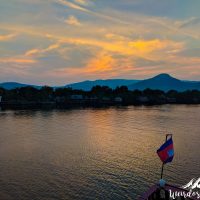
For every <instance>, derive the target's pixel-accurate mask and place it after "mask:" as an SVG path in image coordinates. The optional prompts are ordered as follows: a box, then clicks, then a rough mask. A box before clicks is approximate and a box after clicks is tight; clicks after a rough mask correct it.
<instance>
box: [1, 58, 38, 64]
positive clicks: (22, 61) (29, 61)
mask: <svg viewBox="0 0 200 200" xmlns="http://www.w3.org/2000/svg"><path fill="white" fill-rule="evenodd" d="M0 63H20V64H32V63H36V61H35V60H32V59H23V58H0Z"/></svg>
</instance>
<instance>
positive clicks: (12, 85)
mask: <svg viewBox="0 0 200 200" xmlns="http://www.w3.org/2000/svg"><path fill="white" fill-rule="evenodd" d="M27 86H31V87H35V88H40V86H36V85H29V84H24V83H17V82H4V83H0V87H2V88H4V89H7V90H11V89H16V88H22V87H27Z"/></svg>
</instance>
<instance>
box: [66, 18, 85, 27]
mask: <svg viewBox="0 0 200 200" xmlns="http://www.w3.org/2000/svg"><path fill="white" fill-rule="evenodd" d="M65 23H67V24H69V25H73V26H81V23H80V22H79V20H78V19H77V18H76V17H75V16H73V15H70V16H69V17H68V18H67V19H66V20H65Z"/></svg>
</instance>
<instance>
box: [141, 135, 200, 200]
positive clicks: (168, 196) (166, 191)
mask: <svg viewBox="0 0 200 200" xmlns="http://www.w3.org/2000/svg"><path fill="white" fill-rule="evenodd" d="M168 137H170V139H168ZM157 154H158V156H159V157H160V158H161V161H162V162H163V163H162V168H161V179H160V181H159V183H158V184H156V185H154V186H152V187H151V188H150V189H149V190H148V191H147V192H146V193H144V194H143V195H142V196H141V197H139V198H138V200H197V199H200V192H196V191H192V190H190V191H188V190H189V189H191V187H190V186H183V187H177V186H174V185H169V184H166V181H165V180H164V179H163V171H164V166H165V164H166V163H168V162H171V161H172V160H173V157H174V147H173V140H172V134H166V140H165V143H164V144H163V145H162V146H161V147H160V148H159V149H158V150H157ZM165 159H166V160H165ZM187 189H188V190H187Z"/></svg>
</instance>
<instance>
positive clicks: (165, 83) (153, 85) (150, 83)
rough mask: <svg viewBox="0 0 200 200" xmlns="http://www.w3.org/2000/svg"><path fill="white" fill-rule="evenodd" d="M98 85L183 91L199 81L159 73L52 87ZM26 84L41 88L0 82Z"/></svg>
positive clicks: (197, 87)
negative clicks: (130, 78)
mask: <svg viewBox="0 0 200 200" xmlns="http://www.w3.org/2000/svg"><path fill="white" fill-rule="evenodd" d="M96 85H99V86H108V87H110V88H112V89H115V88H116V87H117V86H127V87H128V88H129V90H136V89H137V90H145V89H147V88H150V89H154V90H155V89H158V90H163V91H169V90H177V91H179V92H180V91H185V90H200V81H183V80H179V79H176V78H174V77H172V76H170V75H169V74H159V75H157V76H155V77H153V78H149V79H146V80H126V79H107V80H95V81H89V80H88V81H82V82H78V83H72V84H68V85H65V86H56V87H54V88H59V87H60V88H61V87H62V88H63V87H71V88H72V89H79V90H85V91H89V90H91V89H92V87H94V86H96ZM26 86H32V87H35V88H41V86H36V85H28V84H23V83H17V82H5V83H0V87H2V88H5V89H15V88H21V87H26Z"/></svg>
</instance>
